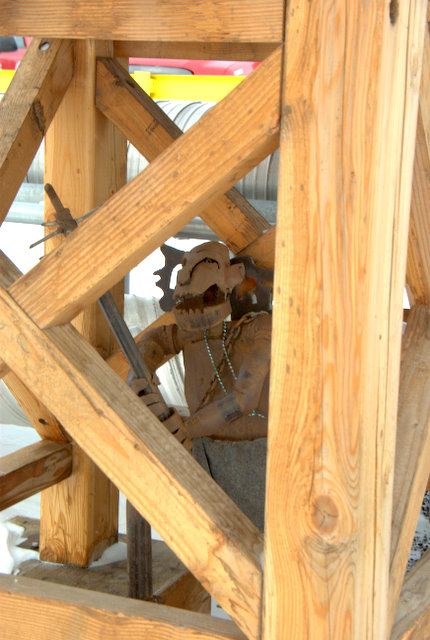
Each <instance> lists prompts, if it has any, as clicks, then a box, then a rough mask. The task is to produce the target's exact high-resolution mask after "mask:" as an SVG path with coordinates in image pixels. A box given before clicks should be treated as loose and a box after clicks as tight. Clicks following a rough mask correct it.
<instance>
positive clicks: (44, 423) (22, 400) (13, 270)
mask: <svg viewBox="0 0 430 640" xmlns="http://www.w3.org/2000/svg"><path fill="white" fill-rule="evenodd" d="M20 276H22V273H21V271H20V270H19V269H18V268H17V267H16V266H15V265H14V264H13V262H12V261H11V260H9V258H8V257H7V256H6V255H5V254H4V253H3V252H2V251H0V285H1V286H2V287H4V288H5V289H6V288H8V287H10V285H11V284H13V283H14V282H15V281H16V280H18V278H19V277H20ZM2 368H3V382H4V383H5V385H6V386H7V388H8V389H9V391H10V392H11V393H12V395H13V396H14V397H15V399H16V401H17V402H18V404H19V406H20V407H21V409H22V410H23V411H24V413H25V415H26V416H27V418H28V419H29V420H30V422H31V423H32V425H33V427H34V428H35V429H36V431H37V433H38V434H39V435H40V437H41V438H44V439H47V440H57V441H60V442H68V441H69V438H68V436H67V435H66V433H65V432H64V430H63V428H62V426H61V425H60V423H59V422H58V420H57V419H56V417H55V416H53V415H52V413H51V412H50V411H49V410H48V409H47V408H46V407H45V406H44V405H43V404H42V403H41V402H40V401H39V400H38V399H37V398H36V396H35V395H34V393H33V392H32V391H31V390H30V389H29V388H28V387H26V386H25V384H24V383H23V382H22V380H20V379H19V378H18V377H17V376H16V375H15V373H14V372H13V371H11V370H10V369H9V367H8V366H7V365H6V363H4V362H3V363H2Z"/></svg>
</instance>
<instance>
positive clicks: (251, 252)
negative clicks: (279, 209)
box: [239, 225, 276, 269]
mask: <svg viewBox="0 0 430 640" xmlns="http://www.w3.org/2000/svg"><path fill="white" fill-rule="evenodd" d="M275 238H276V225H275V226H273V227H271V229H269V230H268V231H266V232H265V233H263V234H262V235H261V236H259V237H258V238H257V239H256V240H254V241H253V242H251V243H250V244H249V245H247V246H246V247H244V248H243V249H242V250H241V251H240V252H239V255H245V256H251V257H252V258H253V260H254V262H255V263H256V264H258V265H259V266H260V267H264V268H265V269H273V267H274V263H275Z"/></svg>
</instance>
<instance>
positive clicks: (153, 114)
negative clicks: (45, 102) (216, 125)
mask: <svg viewBox="0 0 430 640" xmlns="http://www.w3.org/2000/svg"><path fill="white" fill-rule="evenodd" d="M96 105H97V107H98V108H99V109H100V110H101V111H102V112H103V113H104V114H105V116H106V117H107V118H109V119H110V120H111V121H112V122H113V123H114V124H115V125H116V126H117V127H118V128H119V129H120V130H121V131H122V132H123V133H124V135H125V136H126V137H127V139H128V140H130V142H131V143H132V144H133V145H134V146H135V147H136V149H137V150H138V151H139V152H140V153H141V154H142V155H143V156H144V157H145V158H146V159H147V160H148V162H152V161H153V160H155V158H156V157H157V156H158V155H160V153H162V152H163V151H164V150H165V149H167V148H168V147H169V145H170V144H171V143H172V142H173V141H174V140H176V139H177V138H179V137H180V136H181V135H182V131H181V130H180V129H179V127H178V126H177V125H176V124H175V123H174V122H172V120H170V118H169V117H168V116H167V115H166V114H165V113H164V111H163V110H162V109H161V108H160V107H159V106H158V105H157V104H156V103H155V102H154V101H153V100H152V99H151V98H150V97H149V96H148V95H147V94H146V93H145V92H144V91H143V89H141V87H139V85H138V84H137V82H135V81H134V80H133V78H131V77H130V75H129V73H128V72H127V71H126V70H125V69H124V68H123V67H122V66H121V65H120V64H119V62H118V61H117V60H114V59H112V58H102V59H99V60H98V61H97V89H96ZM200 217H201V218H202V219H203V220H204V221H205V222H206V224H207V225H208V226H209V227H211V229H212V230H213V231H214V232H215V233H216V234H217V235H218V237H219V238H220V239H221V240H224V242H225V243H226V244H227V245H228V247H229V248H230V249H231V250H232V251H233V252H235V253H237V252H238V251H240V249H242V248H243V247H244V246H246V245H247V244H249V243H250V242H251V241H252V240H255V239H257V238H258V237H259V236H260V235H261V234H262V233H263V232H264V231H267V229H269V228H270V225H269V223H268V222H267V220H265V218H264V217H263V216H262V215H261V214H260V213H258V211H256V210H255V209H254V208H253V207H252V206H251V205H250V204H249V202H248V201H247V200H246V199H245V198H244V197H243V196H242V195H241V194H240V193H239V191H237V189H230V191H228V193H227V194H225V195H224V194H223V195H222V196H221V197H220V198H218V199H217V200H216V201H215V202H213V203H212V204H211V205H210V206H209V207H208V208H206V209H205V210H203V211H201V212H200Z"/></svg>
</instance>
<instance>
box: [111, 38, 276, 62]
mask: <svg viewBox="0 0 430 640" xmlns="http://www.w3.org/2000/svg"><path fill="white" fill-rule="evenodd" d="M279 44H280V41H275V42H269V41H267V42H207V41H205V42H190V41H187V42H172V41H166V40H164V41H154V40H152V41H148V40H147V41H145V42H144V41H139V40H135V41H133V40H116V41H115V42H114V43H113V46H114V55H115V56H116V57H118V58H184V59H186V60H253V61H255V62H258V61H261V60H264V58H267V56H268V55H270V54H271V53H272V51H274V49H276V47H278V46H279Z"/></svg>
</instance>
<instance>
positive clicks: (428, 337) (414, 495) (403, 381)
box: [388, 307, 430, 625]
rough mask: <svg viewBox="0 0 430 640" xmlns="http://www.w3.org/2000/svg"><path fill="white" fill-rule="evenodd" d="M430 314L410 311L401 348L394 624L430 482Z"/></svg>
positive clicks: (392, 587) (392, 568)
mask: <svg viewBox="0 0 430 640" xmlns="http://www.w3.org/2000/svg"><path fill="white" fill-rule="evenodd" d="M429 459H430V309H426V308H424V307H421V308H418V309H412V310H411V312H410V313H409V317H408V324H407V327H406V332H405V335H404V337H403V344H402V360H401V366H400V387H399V407H398V416H397V440H396V459H395V467H394V485H393V524H392V530H391V559H390V593H389V599H388V602H389V625H392V623H393V620H394V616H395V613H396V609H397V602H398V599H399V595H400V591H401V589H402V584H403V578H404V575H405V571H406V567H407V562H408V558H409V554H410V549H411V545H412V541H413V538H414V533H415V530H416V526H417V521H418V517H419V513H420V510H421V505H422V500H423V495H424V492H425V490H426V485H427V480H428V477H429Z"/></svg>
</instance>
